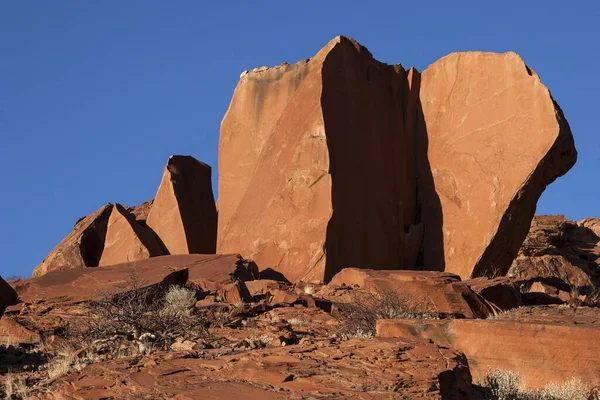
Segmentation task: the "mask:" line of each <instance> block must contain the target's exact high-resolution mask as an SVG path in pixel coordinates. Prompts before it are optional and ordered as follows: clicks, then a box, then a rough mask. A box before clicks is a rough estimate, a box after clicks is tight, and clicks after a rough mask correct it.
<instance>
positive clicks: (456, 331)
mask: <svg viewBox="0 0 600 400" xmlns="http://www.w3.org/2000/svg"><path fill="white" fill-rule="evenodd" d="M377 334H378V336H380V337H396V338H401V339H407V340H408V339H412V340H415V339H420V340H429V339H430V340H433V342H434V343H436V344H437V345H438V346H449V347H450V348H453V349H456V350H458V351H461V352H463V353H464V354H465V355H466V356H467V359H468V360H469V366H470V368H471V373H472V374H473V379H474V381H475V382H481V381H482V380H483V379H484V377H485V374H486V373H487V371H488V368H495V369H501V370H504V371H514V372H519V373H520V374H521V377H522V379H523V381H525V382H526V383H527V385H528V387H531V388H539V387H543V386H545V385H546V384H548V383H550V382H562V381H565V380H569V379H572V378H573V377H576V378H580V379H581V380H582V381H583V382H586V383H588V384H590V385H592V386H594V385H598V384H600V364H599V363H598V360H597V354H598V353H599V352H600V329H598V327H594V326H574V325H568V324H566V323H563V324H552V323H527V322H516V321H489V320H487V321H484V320H447V321H439V320H438V321H435V320H431V321H426V322H425V321H414V320H379V321H378V323H377Z"/></svg>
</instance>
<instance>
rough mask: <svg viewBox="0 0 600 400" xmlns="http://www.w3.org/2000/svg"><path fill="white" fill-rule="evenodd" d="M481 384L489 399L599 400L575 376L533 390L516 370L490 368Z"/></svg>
mask: <svg viewBox="0 0 600 400" xmlns="http://www.w3.org/2000/svg"><path fill="white" fill-rule="evenodd" d="M483 386H484V388H486V389H487V391H488V393H487V398H488V399H489V400H599V398H598V396H597V395H596V394H594V393H593V392H592V389H591V388H590V387H589V386H588V385H586V384H584V383H583V382H582V381H581V380H580V379H577V378H573V379H571V380H568V381H565V382H562V383H550V384H548V385H547V386H546V387H544V388H543V389H541V390H535V389H527V388H526V387H525V386H524V385H523V383H522V382H521V376H520V374H519V373H518V372H512V371H502V370H499V369H490V370H489V371H488V373H487V376H486V378H485V381H484V385H483Z"/></svg>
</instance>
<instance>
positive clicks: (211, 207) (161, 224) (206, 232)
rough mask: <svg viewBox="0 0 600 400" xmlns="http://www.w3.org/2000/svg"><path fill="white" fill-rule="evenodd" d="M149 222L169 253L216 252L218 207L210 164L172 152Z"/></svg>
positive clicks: (147, 222)
mask: <svg viewBox="0 0 600 400" xmlns="http://www.w3.org/2000/svg"><path fill="white" fill-rule="evenodd" d="M146 224H147V225H148V226H149V227H150V228H152V229H153V230H154V232H155V233H156V234H157V235H158V236H159V237H160V239H161V240H162V243H163V244H164V246H165V247H166V249H167V251H168V252H169V254H192V253H200V254H214V253H215V247H216V234H217V211H216V208H215V200H214V196H213V192H212V186H211V168H210V167H209V166H208V165H206V164H204V163H202V162H200V161H198V160H196V159H194V158H193V157H190V156H171V157H169V161H168V162H167V165H166V167H165V170H164V173H163V177H162V181H161V183H160V187H159V188H158V192H157V193H156V198H155V199H154V204H153V205H152V208H151V210H150V213H149V214H148V219H147V221H146Z"/></svg>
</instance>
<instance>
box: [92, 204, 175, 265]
mask: <svg viewBox="0 0 600 400" xmlns="http://www.w3.org/2000/svg"><path fill="white" fill-rule="evenodd" d="M163 254H164V253H163V250H162V248H161V247H160V244H159V243H158V240H157V239H156V237H155V236H154V233H153V232H152V231H151V230H150V229H148V228H146V227H144V226H142V225H140V224H138V222H137V221H136V220H135V217H134V216H133V214H130V213H129V212H128V211H126V210H125V208H123V206H121V205H120V204H115V205H114V207H113V209H112V212H111V214H110V218H109V219H108V228H107V231H106V238H105V240H104V250H103V251H102V256H101V257H100V262H99V264H98V265H100V266H105V265H114V264H121V263H126V262H130V261H138V260H143V259H146V258H149V257H155V256H160V255H163Z"/></svg>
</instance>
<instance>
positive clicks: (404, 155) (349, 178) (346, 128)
mask: <svg viewBox="0 0 600 400" xmlns="http://www.w3.org/2000/svg"><path fill="white" fill-rule="evenodd" d="M417 89H418V74H416V73H415V72H414V71H411V72H409V73H406V71H405V70H404V69H403V68H402V67H401V66H400V65H397V66H389V65H385V64H382V63H379V62H377V61H376V60H374V59H373V57H372V55H371V54H370V53H369V52H368V50H367V49H365V48H364V47H362V46H360V45H359V44H358V43H356V42H355V41H353V40H350V39H347V38H344V37H337V38H335V39H334V40H332V41H331V42H329V43H328V44H327V45H326V46H325V47H324V48H323V49H321V51H319V52H318V53H317V55H316V56H315V57H313V58H312V59H310V60H306V61H302V62H299V63H297V64H295V65H288V64H284V65H281V66H279V67H276V68H271V69H266V68H265V69H263V68H261V69H258V70H254V71H251V72H249V73H246V74H243V75H242V77H241V79H240V82H239V83H238V86H237V87H236V90H235V93H234V95H233V99H232V101H231V105H230V107H229V109H228V111H227V114H226V115H225V117H224V119H223V122H222V124H221V139H220V145H219V172H220V178H219V197H220V199H219V235H218V251H219V252H230V251H236V252H237V251H239V252H241V253H242V254H243V255H244V256H245V257H248V258H252V259H254V260H255V261H256V262H257V264H258V265H259V267H260V268H261V269H267V268H273V269H275V270H277V271H279V272H281V273H282V274H283V275H285V277H286V278H287V279H289V280H291V281H300V280H306V281H321V280H328V279H330V278H331V277H332V276H333V275H335V273H337V272H338V271H340V270H341V269H342V268H343V267H345V266H347V265H358V266H360V267H364V268H375V269H391V268H394V269H396V268H404V267H407V266H410V265H412V264H414V260H415V259H416V254H417V251H418V247H419V246H420V237H419V235H418V234H415V233H414V232H416V231H418V229H417V228H415V227H413V223H414V221H415V214H416V187H415V172H414V164H413V162H412V160H413V158H414V154H413V149H412V147H413V143H414V137H412V136H413V128H414V125H415V120H416V115H415V114H416V110H417V108H418V101H417V100H418V96H417ZM414 243H417V244H416V245H415V244H414ZM407 244H410V246H408V245H407ZM234 249H235V250H234Z"/></svg>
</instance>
